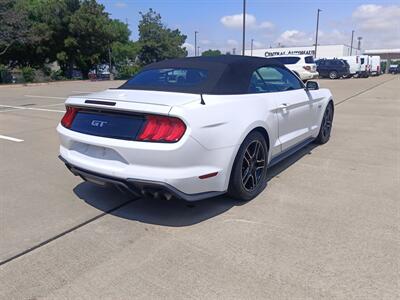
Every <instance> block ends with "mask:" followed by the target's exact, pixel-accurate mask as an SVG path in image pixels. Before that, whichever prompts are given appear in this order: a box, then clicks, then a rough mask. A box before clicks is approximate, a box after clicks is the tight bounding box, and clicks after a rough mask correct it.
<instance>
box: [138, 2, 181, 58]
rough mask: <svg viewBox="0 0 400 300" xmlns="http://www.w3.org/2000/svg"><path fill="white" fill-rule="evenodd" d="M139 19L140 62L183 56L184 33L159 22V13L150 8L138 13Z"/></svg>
mask: <svg viewBox="0 0 400 300" xmlns="http://www.w3.org/2000/svg"><path fill="white" fill-rule="evenodd" d="M140 16H141V17H142V19H141V20H140V21H139V44H140V51H139V59H140V61H141V63H142V64H149V63H152V62H156V61H160V60H163V59H168V58H175V57H185V56H187V51H186V49H185V48H183V47H182V45H183V43H185V41H186V35H183V34H181V32H180V31H179V30H178V29H175V30H172V29H169V28H167V27H166V26H165V25H164V24H163V23H162V22H161V16H160V14H158V13H156V12H155V11H154V10H152V9H150V10H149V11H148V12H147V13H142V12H141V13H140Z"/></svg>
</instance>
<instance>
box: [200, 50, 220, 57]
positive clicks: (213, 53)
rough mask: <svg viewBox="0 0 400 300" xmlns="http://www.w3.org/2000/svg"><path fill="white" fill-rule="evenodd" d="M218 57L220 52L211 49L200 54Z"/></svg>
mask: <svg viewBox="0 0 400 300" xmlns="http://www.w3.org/2000/svg"><path fill="white" fill-rule="evenodd" d="M219 55H222V53H221V51H219V50H212V49H208V50H207V51H204V52H203V53H201V56H219Z"/></svg>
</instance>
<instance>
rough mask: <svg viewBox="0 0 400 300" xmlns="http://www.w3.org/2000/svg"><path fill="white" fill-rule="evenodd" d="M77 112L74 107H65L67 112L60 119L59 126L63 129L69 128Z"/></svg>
mask: <svg viewBox="0 0 400 300" xmlns="http://www.w3.org/2000/svg"><path fill="white" fill-rule="evenodd" d="M77 112H78V109H77V108H76V107H71V106H67V111H66V112H65V115H64V117H63V118H62V119H61V125H62V126H64V127H65V128H71V125H72V122H73V121H74V119H75V116H76V113H77Z"/></svg>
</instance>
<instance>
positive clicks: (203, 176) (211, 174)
mask: <svg viewBox="0 0 400 300" xmlns="http://www.w3.org/2000/svg"><path fill="white" fill-rule="evenodd" d="M217 174H218V172H213V173H209V174H205V175H201V176H199V178H200V179H206V178H210V177H214V176H217Z"/></svg>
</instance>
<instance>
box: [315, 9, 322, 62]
mask: <svg viewBox="0 0 400 300" xmlns="http://www.w3.org/2000/svg"><path fill="white" fill-rule="evenodd" d="M321 11H322V10H321V9H319V8H318V10H317V29H316V30H315V49H314V57H317V47H318V27H319V13H320V12H321Z"/></svg>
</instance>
